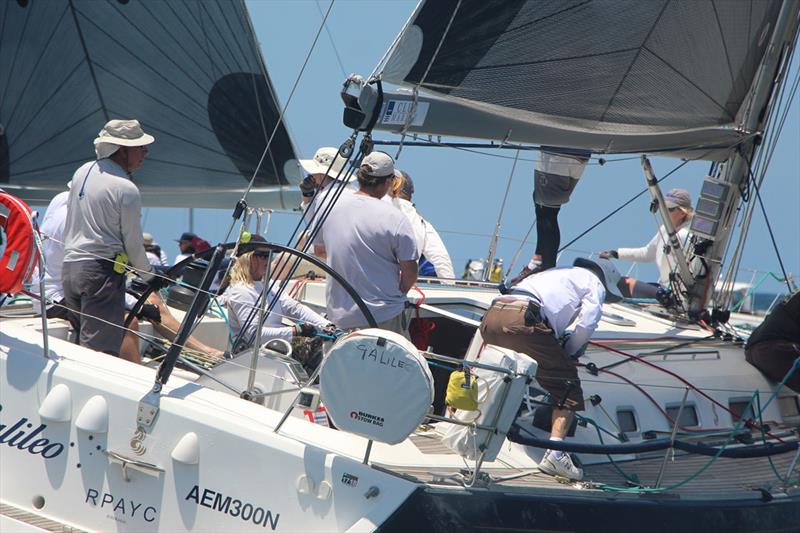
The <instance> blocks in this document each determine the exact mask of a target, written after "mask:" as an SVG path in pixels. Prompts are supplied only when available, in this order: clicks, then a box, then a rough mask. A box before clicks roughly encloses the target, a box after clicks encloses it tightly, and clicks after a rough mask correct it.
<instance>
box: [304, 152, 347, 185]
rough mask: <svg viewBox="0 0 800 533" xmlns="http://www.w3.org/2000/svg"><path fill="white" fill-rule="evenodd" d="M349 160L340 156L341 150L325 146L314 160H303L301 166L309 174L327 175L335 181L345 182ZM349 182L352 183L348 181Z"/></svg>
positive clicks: (315, 155) (316, 154)
mask: <svg viewBox="0 0 800 533" xmlns="http://www.w3.org/2000/svg"><path fill="white" fill-rule="evenodd" d="M346 163H347V158H346V157H342V156H340V155H339V150H337V149H336V148H332V147H330V146H325V147H322V148H320V149H319V150H317V153H315V154H314V158H313V159H301V160H300V166H301V167H303V170H305V171H306V172H308V173H309V174H325V175H327V176H328V177H331V178H333V179H338V180H342V181H345V179H344V178H345V171H344V170H343V169H344V165H345V164H346ZM347 181H350V180H349V179H347Z"/></svg>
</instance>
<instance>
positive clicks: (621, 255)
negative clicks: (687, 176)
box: [600, 189, 694, 307]
mask: <svg viewBox="0 0 800 533" xmlns="http://www.w3.org/2000/svg"><path fill="white" fill-rule="evenodd" d="M664 203H665V204H666V206H667V209H669V218H670V220H671V221H672V226H673V227H674V228H675V233H676V235H677V237H678V242H680V243H681V245H684V246H685V244H686V240H687V239H688V237H689V221H690V220H691V219H692V215H693V214H694V211H693V210H692V196H691V195H690V194H689V191H687V190H686V189H672V190H670V191H669V192H668V193H667V194H665V195H664ZM666 244H667V230H666V229H664V226H663V225H661V226H659V228H658V231H657V232H656V234H655V235H654V236H653V238H652V239H650V242H648V243H647V244H646V245H644V246H642V247H640V248H618V249H616V250H608V251H605V252H601V253H600V258H601V259H611V258H614V259H621V260H622V261H634V262H637V263H655V264H656V265H658V271H659V277H658V283H646V282H643V281H639V280H637V279H635V278H628V277H624V278H622V281H621V282H620V290H621V291H622V294H623V295H624V296H625V297H626V298H655V299H657V300H658V301H659V302H661V303H662V304H663V305H665V306H667V307H669V306H670V305H673V304H674V303H675V301H674V298H673V297H672V295H671V293H670V292H669V291H668V290H667V288H668V287H669V285H670V282H669V275H670V273H671V272H672V269H673V266H674V260H672V261H671V260H670V257H669V255H668V254H669V251H668V250H669V248H668V247H667V246H666Z"/></svg>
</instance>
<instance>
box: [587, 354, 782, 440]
mask: <svg viewBox="0 0 800 533" xmlns="http://www.w3.org/2000/svg"><path fill="white" fill-rule="evenodd" d="M589 344H591V345H592V346H597V347H598V348H603V349H604V350H607V351H609V352H613V353H616V354H619V355H622V356H624V357H628V358H629V359H633V360H635V361H639V362H640V363H643V364H645V365H647V366H650V367H653V368H655V369H656V370H660V371H661V372H664V373H665V374H669V375H670V376H672V377H674V378H675V379H677V380H678V381H680V382H681V383H683V384H684V385H686V386H687V387H689V388H690V389H692V390H693V391H695V392H697V393H698V394H699V395H700V396H702V397H704V398H706V399H707V400H709V401H710V402H711V403H713V404H714V405H716V406H717V407H720V408H722V409H723V410H724V411H726V412H728V413H730V414H731V415H733V416H734V418H735V417H736V416H737V415H736V413H734V412H733V411H731V410H730V409H728V408H727V407H725V406H724V405H722V404H721V403H719V402H718V401H717V400H715V399H714V398H712V397H711V396H709V395H708V394H706V393H705V392H703V391H702V390H700V389H699V388H697V387H695V386H694V385H693V384H692V383H690V382H689V381H688V380H687V379H684V378H683V377H682V376H680V375H678V374H676V373H675V372H673V371H671V370H667V369H666V368H663V367H660V366H658V365H656V364H653V363H651V362H650V361H647V360H646V359H643V358H641V357H639V356H636V355H633V354H629V353H625V352H623V351H621V350H617V349H616V348H612V347H611V346H606V345H604V344H600V343H598V342H594V341H589ZM744 423H745V424H746V425H747V427H749V428H751V429H757V430H759V431H761V426H759V425H758V424H755V423H754V422H751V421H750V420H745V421H744ZM764 432H765V433H766V434H767V435H769V436H770V437H771V438H773V439H777V440H778V441H779V442H783V441H782V440H781V439H780V438H778V437H776V436H775V435H773V434H772V433H770V432H768V431H764Z"/></svg>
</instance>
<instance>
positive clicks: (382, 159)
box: [361, 152, 394, 178]
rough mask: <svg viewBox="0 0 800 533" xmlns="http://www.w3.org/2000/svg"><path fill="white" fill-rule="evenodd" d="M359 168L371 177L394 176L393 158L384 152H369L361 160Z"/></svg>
mask: <svg viewBox="0 0 800 533" xmlns="http://www.w3.org/2000/svg"><path fill="white" fill-rule="evenodd" d="M364 167H367V168H364ZM361 169H362V170H363V171H364V174H366V175H367V176H370V177H373V178H391V177H392V176H394V160H392V156H390V155H389V154H387V153H386V152H371V153H370V154H369V155H367V156H366V157H365V158H364V159H362V160H361Z"/></svg>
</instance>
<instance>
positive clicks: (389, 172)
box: [314, 152, 419, 338]
mask: <svg viewBox="0 0 800 533" xmlns="http://www.w3.org/2000/svg"><path fill="white" fill-rule="evenodd" d="M357 176H358V184H359V190H358V192H356V193H354V194H348V195H344V196H342V197H341V198H340V199H339V200H338V202H337V203H336V205H335V206H334V208H333V209H332V211H331V213H330V216H329V217H328V219H327V220H326V221H325V223H324V224H323V225H322V227H321V228H320V231H319V233H317V236H316V239H315V240H314V253H315V254H316V255H317V257H320V258H326V260H327V263H328V265H329V266H330V267H331V268H333V270H335V271H336V272H338V273H339V274H341V275H342V276H343V277H344V278H345V279H346V280H347V281H348V282H349V283H350V285H352V287H353V288H354V289H355V291H356V292H357V293H358V294H359V295H360V296H361V298H362V299H363V300H364V303H366V305H367V307H368V308H369V309H370V311H371V312H372V315H373V317H374V318H375V320H376V321H377V322H378V327H380V328H382V329H386V330H390V331H394V332H396V333H399V334H401V335H403V336H405V337H406V338H408V337H409V334H408V322H407V317H406V312H405V308H406V302H407V299H406V293H407V292H408V291H409V290H410V289H411V287H412V286H413V285H414V282H416V280H417V260H418V259H419V254H418V253H417V242H416V238H415V236H414V230H413V229H412V227H411V223H410V222H409V221H408V218H406V216H405V215H404V214H403V213H401V212H400V211H399V210H398V209H394V208H392V207H391V206H389V205H386V202H384V201H382V200H381V198H383V197H384V196H385V195H386V193H387V191H388V190H389V187H390V186H391V182H392V178H393V177H394V161H393V160H392V158H391V157H390V156H389V155H388V154H386V153H384V152H372V153H370V154H369V155H367V156H366V157H364V159H363V160H362V162H361V166H360V168H359V170H358V172H357ZM326 296H327V304H328V318H329V319H330V320H332V321H333V322H335V323H336V324H337V325H338V326H339V327H340V328H343V329H358V328H363V327H366V326H367V325H368V323H367V319H366V317H365V316H364V314H363V313H362V312H361V310H360V309H359V308H358V306H357V305H356V303H355V302H354V301H353V299H352V298H351V297H350V295H349V294H348V293H347V291H346V290H345V289H344V287H342V286H341V285H340V284H339V283H337V282H336V281H335V280H332V279H330V278H328V280H327V285H326Z"/></svg>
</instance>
